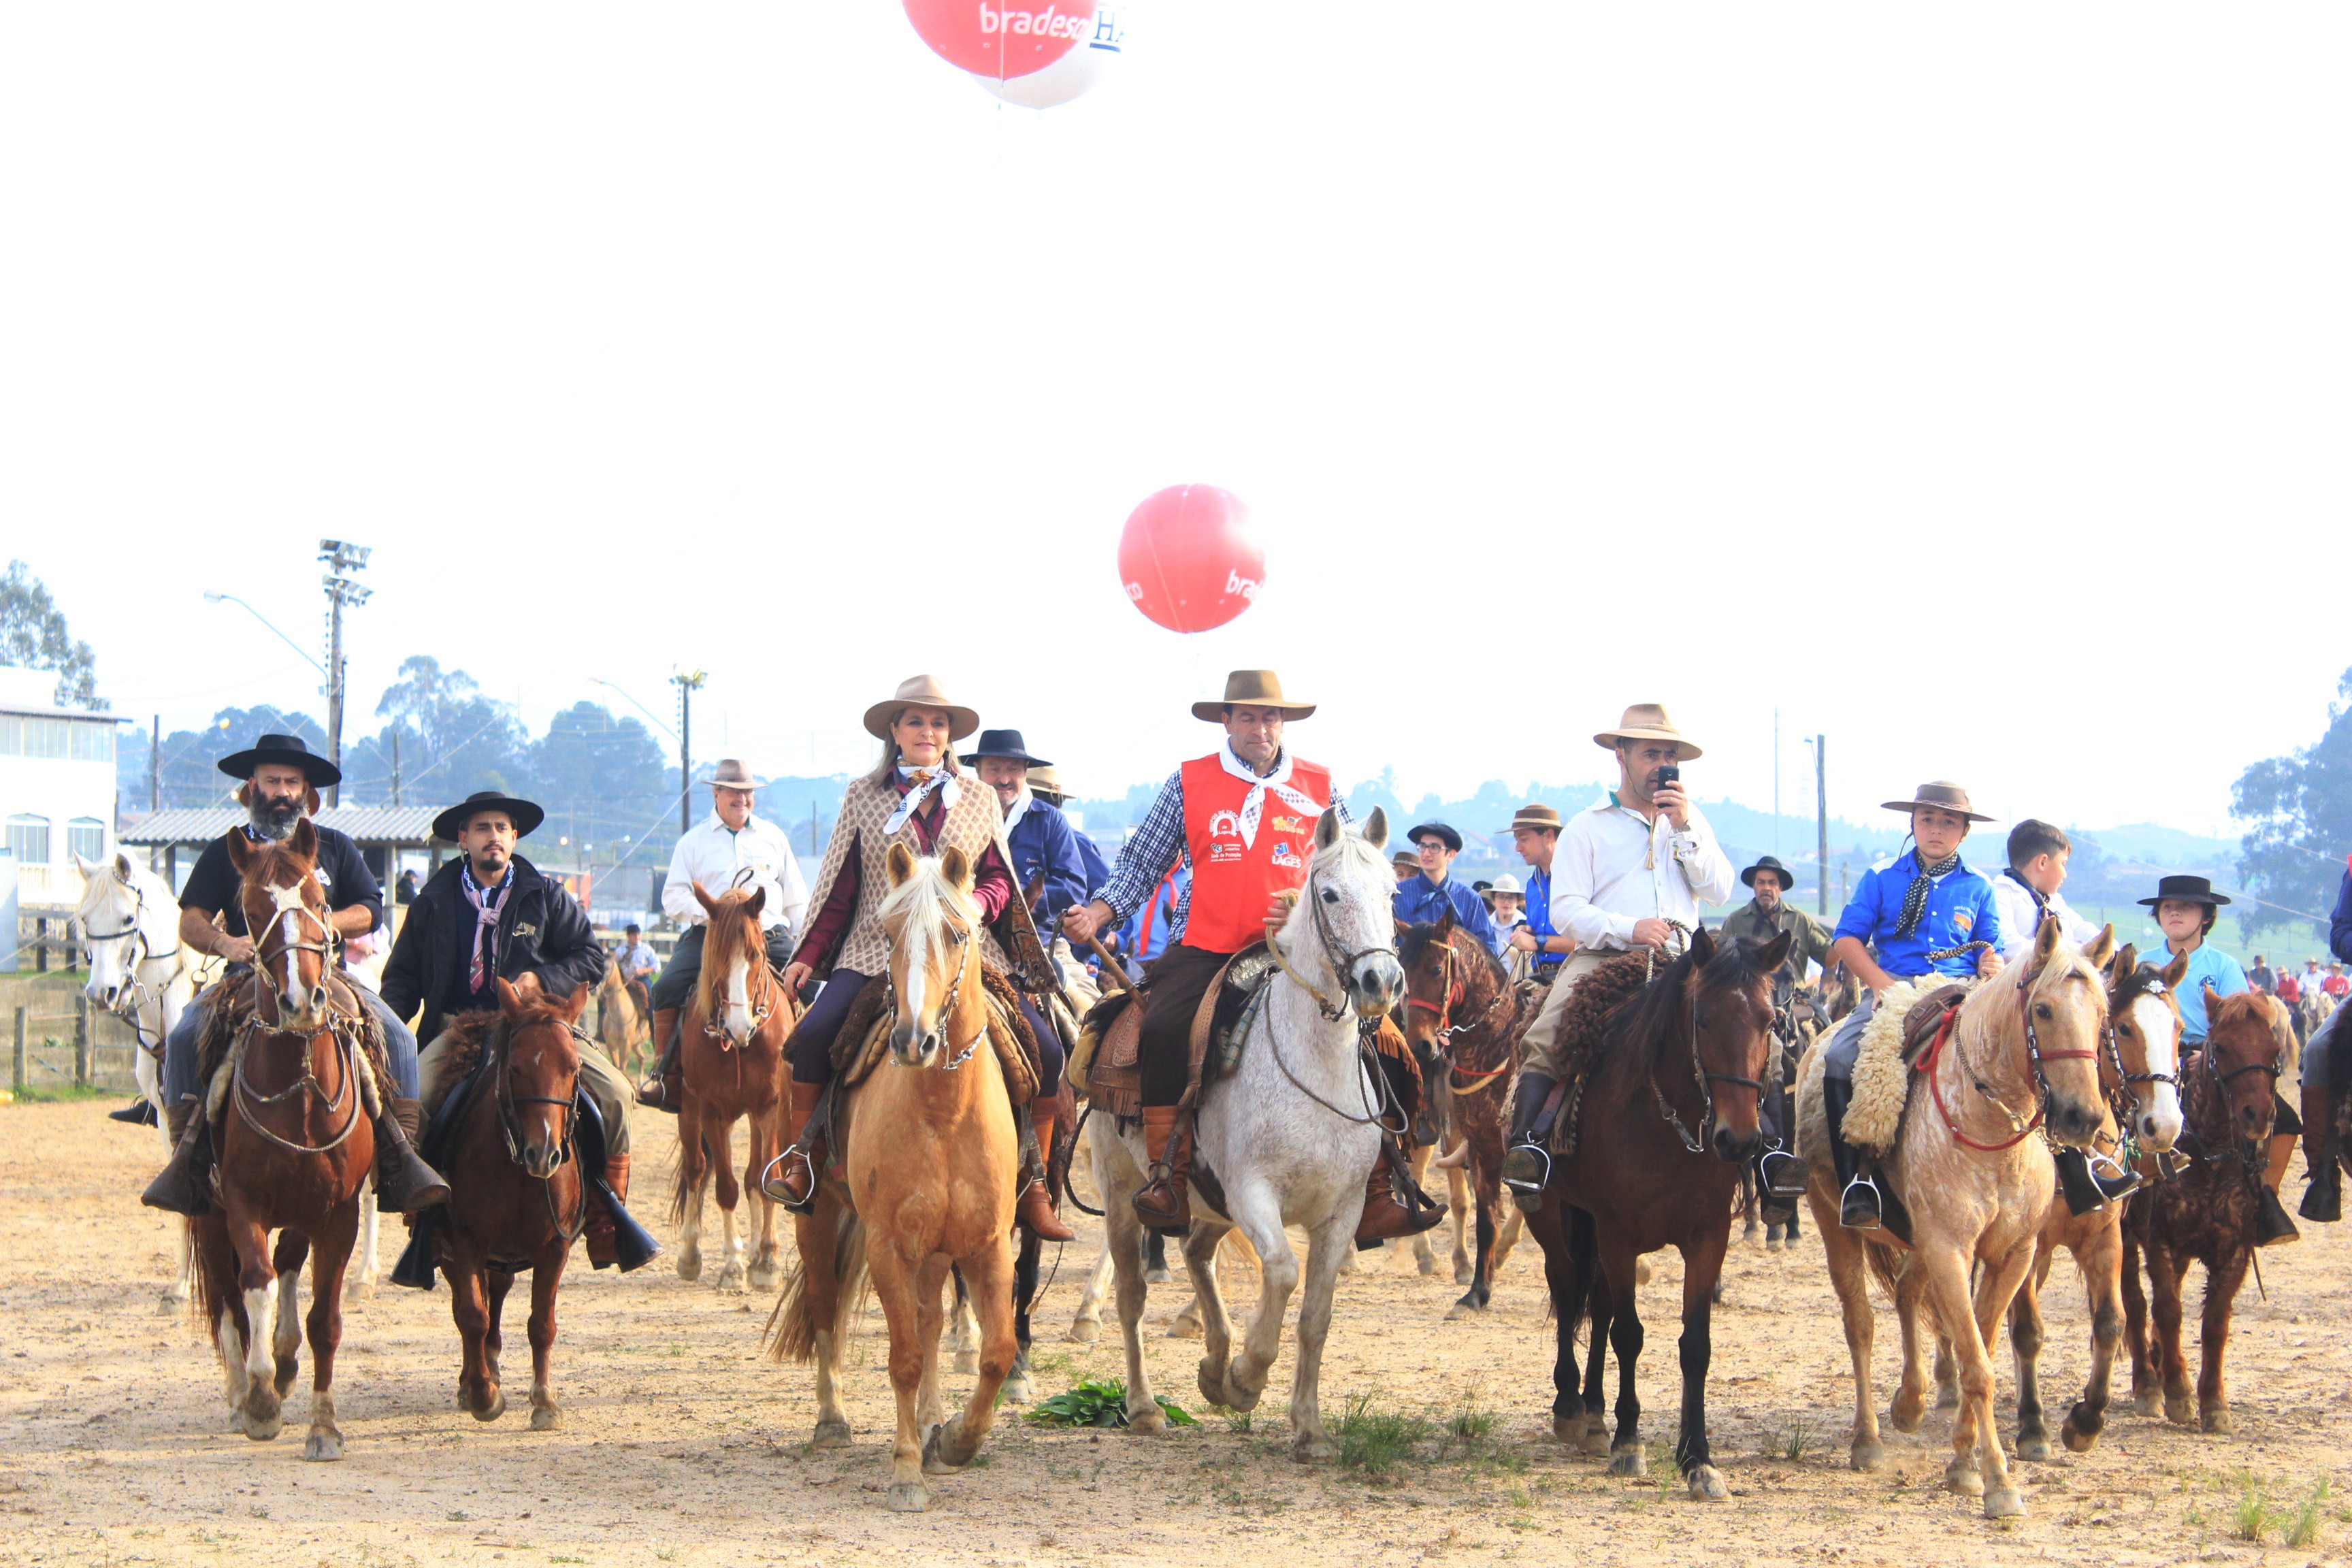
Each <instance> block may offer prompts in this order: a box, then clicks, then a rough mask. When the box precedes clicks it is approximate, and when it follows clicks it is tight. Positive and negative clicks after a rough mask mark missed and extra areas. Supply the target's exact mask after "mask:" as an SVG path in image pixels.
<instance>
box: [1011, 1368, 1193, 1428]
mask: <svg viewBox="0 0 2352 1568" xmlns="http://www.w3.org/2000/svg"><path fill="white" fill-rule="evenodd" d="M1151 1397H1152V1401H1153V1403H1155V1404H1156V1405H1159V1406H1160V1414H1161V1415H1165V1416H1167V1417H1168V1421H1169V1425H1171V1426H1199V1425H1200V1422H1198V1421H1197V1420H1195V1419H1193V1417H1192V1415H1189V1414H1187V1413H1186V1412H1185V1410H1184V1409H1183V1407H1182V1406H1181V1405H1178V1404H1176V1402H1175V1401H1174V1400H1171V1399H1170V1398H1169V1397H1168V1396H1167V1395H1165V1394H1153V1395H1152V1396H1151ZM1028 1419H1030V1420H1032V1421H1034V1422H1035V1423H1036V1424H1037V1425H1038V1426H1126V1425H1127V1384H1126V1383H1125V1382H1124V1381H1123V1380H1121V1379H1119V1378H1115V1377H1108V1378H1097V1377H1089V1378H1086V1379H1083V1380H1082V1381H1080V1382H1079V1383H1078V1384H1076V1385H1075V1386H1074V1387H1072V1388H1071V1389H1070V1390H1069V1392H1068V1393H1066V1394H1055V1395H1054V1396H1053V1397H1052V1398H1050V1399H1045V1400H1041V1401H1039V1402H1038V1405H1037V1408H1036V1409H1034V1410H1032V1411H1030V1412H1029V1415H1028Z"/></svg>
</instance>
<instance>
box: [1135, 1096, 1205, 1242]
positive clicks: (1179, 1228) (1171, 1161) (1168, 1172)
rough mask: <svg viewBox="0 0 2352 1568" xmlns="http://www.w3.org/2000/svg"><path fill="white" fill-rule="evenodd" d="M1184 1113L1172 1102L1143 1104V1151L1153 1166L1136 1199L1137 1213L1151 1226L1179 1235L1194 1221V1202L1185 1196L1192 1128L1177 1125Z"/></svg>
mask: <svg viewBox="0 0 2352 1568" xmlns="http://www.w3.org/2000/svg"><path fill="white" fill-rule="evenodd" d="M1180 1115H1181V1112H1179V1111H1178V1110H1177V1108H1176V1107H1174V1106H1172V1105H1147V1106H1145V1107H1144V1108H1143V1152H1144V1153H1145V1154H1147V1155H1148V1156H1150V1162H1151V1168H1150V1180H1149V1181H1148V1182H1146V1183H1145V1184H1144V1185H1143V1186H1142V1187H1141V1188H1140V1189H1139V1190H1138V1191H1137V1193H1136V1194H1135V1197H1134V1200H1133V1202H1134V1206H1135V1217H1136V1218H1138V1219H1139V1220H1141V1221H1142V1222H1143V1223H1144V1225H1145V1226H1146V1227H1147V1228H1149V1229H1151V1230H1164V1231H1169V1232H1171V1233H1173V1234H1177V1235H1181V1234H1182V1233H1183V1232H1184V1230H1185V1229H1186V1228H1187V1227H1188V1226H1191V1225H1192V1205H1191V1203H1190V1202H1188V1201H1187V1200H1186V1198H1185V1196H1184V1179H1185V1177H1187V1176H1189V1175H1190V1174H1192V1129H1191V1128H1190V1127H1185V1128H1181V1129H1180V1128H1179V1127H1178V1126H1177V1121H1178V1118H1179V1116H1180Z"/></svg>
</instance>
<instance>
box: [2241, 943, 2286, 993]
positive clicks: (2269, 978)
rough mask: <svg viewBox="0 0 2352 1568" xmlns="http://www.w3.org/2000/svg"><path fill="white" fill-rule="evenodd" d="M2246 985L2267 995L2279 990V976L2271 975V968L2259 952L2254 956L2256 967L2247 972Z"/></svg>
mask: <svg viewBox="0 0 2352 1568" xmlns="http://www.w3.org/2000/svg"><path fill="white" fill-rule="evenodd" d="M2246 984H2249V985H2251V986H2252V987H2253V988H2254V989H2255V990H2257V991H2260V992H2262V993H2263V994H2266V995H2267V994H2271V993H2273V992H2275V991H2276V990H2277V989H2278V976H2277V975H2275V974H2273V973H2271V966H2270V965H2269V964H2268V963H2264V962H2263V955H2262V954H2261V953H2259V952H2258V953H2256V954H2254V966H2253V967H2252V969H2249V970H2247V971H2246Z"/></svg>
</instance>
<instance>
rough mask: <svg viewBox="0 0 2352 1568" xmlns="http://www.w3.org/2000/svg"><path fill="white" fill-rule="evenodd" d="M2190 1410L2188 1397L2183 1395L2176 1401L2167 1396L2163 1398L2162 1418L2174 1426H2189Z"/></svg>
mask: <svg viewBox="0 0 2352 1568" xmlns="http://www.w3.org/2000/svg"><path fill="white" fill-rule="evenodd" d="M2191 1408H2192V1406H2191V1405H2189V1396H2188V1395H2187V1394H2182V1395H2181V1396H2180V1397H2179V1398H2178V1399H2175V1398H2173V1397H2172V1395H2170V1394H2166V1395H2165V1396H2164V1418H2165V1419H2166V1420H2167V1421H2169V1422H2171V1423H2172V1424H2173V1425H2174V1426H2188V1425H2189V1411H2190V1409H2191Z"/></svg>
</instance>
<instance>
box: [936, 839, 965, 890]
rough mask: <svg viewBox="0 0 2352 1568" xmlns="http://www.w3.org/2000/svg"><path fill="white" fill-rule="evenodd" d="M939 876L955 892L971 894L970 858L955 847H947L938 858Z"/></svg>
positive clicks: (951, 845)
mask: <svg viewBox="0 0 2352 1568" xmlns="http://www.w3.org/2000/svg"><path fill="white" fill-rule="evenodd" d="M940 876H942V877H945V878H946V879H948V884H949V886H950V887H952V888H954V889H956V890H957V891H959V892H964V893H969V892H971V857H969V856H967V855H966V854H965V853H964V852H963V850H962V849H961V848H960V847H957V846H955V845H953V844H950V845H949V846H948V848H947V853H946V854H944V855H942V856H940Z"/></svg>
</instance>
